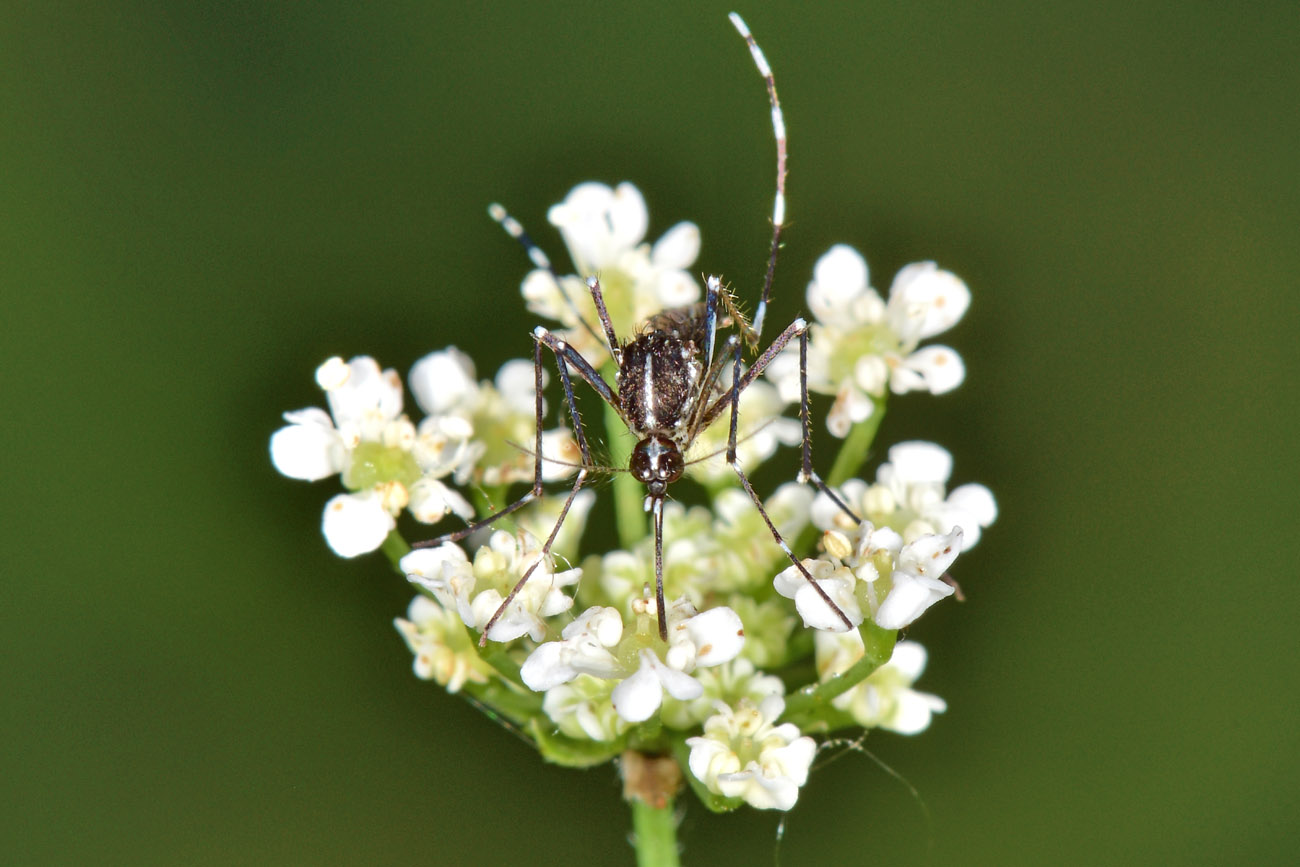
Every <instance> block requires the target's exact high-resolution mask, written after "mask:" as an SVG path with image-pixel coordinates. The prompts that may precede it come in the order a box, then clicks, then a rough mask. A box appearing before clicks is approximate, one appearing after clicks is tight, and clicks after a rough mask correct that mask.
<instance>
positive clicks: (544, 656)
mask: <svg viewBox="0 0 1300 867" xmlns="http://www.w3.org/2000/svg"><path fill="white" fill-rule="evenodd" d="M654 607H655V601H654V599H652V598H643V599H641V600H638V603H637V605H636V606H634V609H633V617H634V618H635V619H636V620H637V622H638V624H639V627H638V628H637V629H635V630H624V627H623V618H622V615H621V614H620V613H619V612H618V610H617V609H615V608H602V607H594V608H589V609H587V611H585V612H583V614H582V615H581V616H580V617H578V619H576V620H574V621H573V622H572V623H570V624H569V625H568V626H566V627H565V629H564V631H563V632H562V633H561V639H560V640H559V641H549V642H547V643H545V644H543V645H541V646H540V647H538V648H537V649H536V650H534V651H533V652H532V654H530V655H529V657H528V659H526V660H525V661H524V664H523V666H522V668H521V669H520V676H521V677H522V678H523V681H524V683H525V684H526V685H527V686H528V687H529V688H530V689H532V690H534V691H537V692H545V691H548V690H552V689H554V688H556V687H558V686H560V685H561V684H565V683H569V682H570V681H572V680H574V679H575V678H576V677H578V676H579V675H580V674H589V675H592V676H594V677H600V678H604V679H607V680H616V681H619V683H618V685H617V686H615V687H614V688H613V690H612V691H611V693H610V703H611V704H612V706H613V708H614V710H615V712H616V713H617V714H618V716H619V717H620V718H621V719H623V720H625V721H627V722H632V723H637V722H644V721H645V720H647V719H649V718H650V717H651V716H653V715H654V713H655V711H657V710H658V709H659V706H660V704H661V703H662V702H663V697H664V693H667V694H668V695H670V696H672V697H673V698H676V699H680V700H683V701H689V700H691V699H695V698H698V697H699V696H700V695H702V694H703V691H704V688H703V686H702V685H701V684H700V682H699V681H698V680H696V678H694V677H692V676H691V672H693V671H694V670H695V669H696V668H699V667H710V666H715V665H721V664H723V663H724V662H728V661H729V660H731V659H733V658H735V656H736V655H737V654H739V653H740V649H741V647H742V646H743V644H744V628H743V626H742V625H741V622H740V618H739V617H737V616H736V613H735V612H734V611H732V610H731V609H730V608H724V607H718V608H712V609H710V610H708V611H705V612H704V613H702V614H701V613H698V612H696V610H695V607H694V606H693V605H691V603H690V602H689V601H688V600H686V599H685V598H680V599H677V600H675V601H674V602H673V603H672V604H671V605H669V606H668V610H667V612H666V614H667V619H668V643H667V645H666V646H665V645H664V644H663V643H662V642H661V641H659V638H658V630H657V629H655V628H654V626H653V618H654ZM647 625H648V626H649V628H648V629H647V628H644V627H646V626H647Z"/></svg>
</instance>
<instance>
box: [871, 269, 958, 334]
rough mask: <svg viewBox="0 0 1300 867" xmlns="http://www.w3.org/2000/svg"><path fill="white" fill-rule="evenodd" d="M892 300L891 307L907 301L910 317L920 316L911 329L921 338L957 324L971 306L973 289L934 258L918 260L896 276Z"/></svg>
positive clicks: (890, 295) (891, 294) (916, 317)
mask: <svg viewBox="0 0 1300 867" xmlns="http://www.w3.org/2000/svg"><path fill="white" fill-rule="evenodd" d="M895 299H897V300H895ZM889 302H890V307H891V311H892V310H893V309H895V305H898V304H903V305H905V306H906V308H907V311H908V314H907V315H908V316H909V318H911V319H913V320H918V319H919V321H914V323H913V324H912V325H911V329H914V330H912V331H911V333H913V334H915V336H916V339H918V340H921V339H924V338H926V337H933V336H934V335H936V334H939V333H940V332H943V331H947V330H948V329H949V328H951V327H952V326H953V325H955V324H957V322H958V320H960V319H961V318H962V316H963V315H965V313H966V309H967V308H968V307H970V290H969V289H968V288H966V284H965V283H963V282H962V281H961V278H959V277H958V276H957V275H955V274H953V273H951V272H948V271H942V270H940V269H939V267H938V266H937V265H935V264H934V263H933V262H916V263H914V264H911V265H908V266H907V267H905V268H903V269H902V270H901V271H899V272H898V275H897V276H896V277H894V285H893V286H891V287H890V290H889ZM911 329H909V330H911Z"/></svg>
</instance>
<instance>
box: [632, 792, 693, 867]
mask: <svg viewBox="0 0 1300 867" xmlns="http://www.w3.org/2000/svg"><path fill="white" fill-rule="evenodd" d="M631 803H632V844H633V846H635V847H636V863H637V867H677V865H679V864H681V863H682V862H681V858H680V857H679V855H678V852H677V817H676V816H675V815H674V813H673V802H672V800H671V799H670V800H669V801H668V802H667V803H666V804H664V806H662V807H658V808H656V807H652V806H650V805H649V804H646V803H644V802H642V801H640V800H633V801H632V802H631Z"/></svg>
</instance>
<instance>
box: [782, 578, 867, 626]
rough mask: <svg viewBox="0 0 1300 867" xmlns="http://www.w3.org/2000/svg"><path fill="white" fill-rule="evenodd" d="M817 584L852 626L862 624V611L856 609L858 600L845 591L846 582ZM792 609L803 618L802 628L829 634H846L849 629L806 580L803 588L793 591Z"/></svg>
mask: <svg viewBox="0 0 1300 867" xmlns="http://www.w3.org/2000/svg"><path fill="white" fill-rule="evenodd" d="M817 584H818V586H819V587H821V588H822V589H823V590H825V591H826V593H827V595H828V596H830V598H831V599H832V601H834V603H835V604H836V606H838V607H839V610H840V611H842V612H843V613H844V615H845V617H848V619H849V622H850V623H852V624H853V625H854V626H857V625H859V624H860V623H862V609H861V608H859V607H858V600H857V599H856V598H854V596H853V594H852V593H850V592H848V591H847V589H846V584H847V582H845V581H838V580H837V581H818V582H817ZM794 607H795V609H796V610H798V612H799V616H800V617H802V618H803V623H804V626H807V627H808V628H810V629H825V630H827V631H829V632H847V631H848V629H849V627H847V626H845V625H844V620H843V619H842V618H841V617H840V615H839V613H837V612H836V611H835V610H834V609H832V608H831V607H830V606H829V605H827V604H826V600H824V599H822V597H821V594H820V593H818V592H817V591H816V590H815V589H814V588H813V586H812V583H811V582H809V581H807V580H805V581H804V586H802V587H800V588H799V589H798V590H797V591H795V594H794Z"/></svg>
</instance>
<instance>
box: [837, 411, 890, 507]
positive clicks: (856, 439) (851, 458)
mask: <svg viewBox="0 0 1300 867" xmlns="http://www.w3.org/2000/svg"><path fill="white" fill-rule="evenodd" d="M872 402H873V403H875V405H876V408H875V410H874V411H873V412H872V413H871V415H870V416H869V417H868V418H867V419H866V420H865V421H861V422H858V423H857V424H855V425H854V426H853V429H852V430H850V431H849V435H848V437H847V438H846V439H845V440H844V445H843V446H841V447H840V453H839V454H838V455H836V456H835V464H834V466H832V467H831V472H830V475H828V476H827V477H826V484H828V485H830V486H831V487H835V486H837V485H842V484H844V483H845V482H846V481H848V480H849V479H851V478H853V477H854V476H855V475H857V473H858V470H860V469H862V464H863V463H864V462H865V461H866V460H867V453H868V452H869V451H871V443H872V441H873V440H875V438H876V431H878V430H880V422H881V421H882V420H883V419H884V417H885V399H884V398H883V397H876V398H872Z"/></svg>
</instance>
